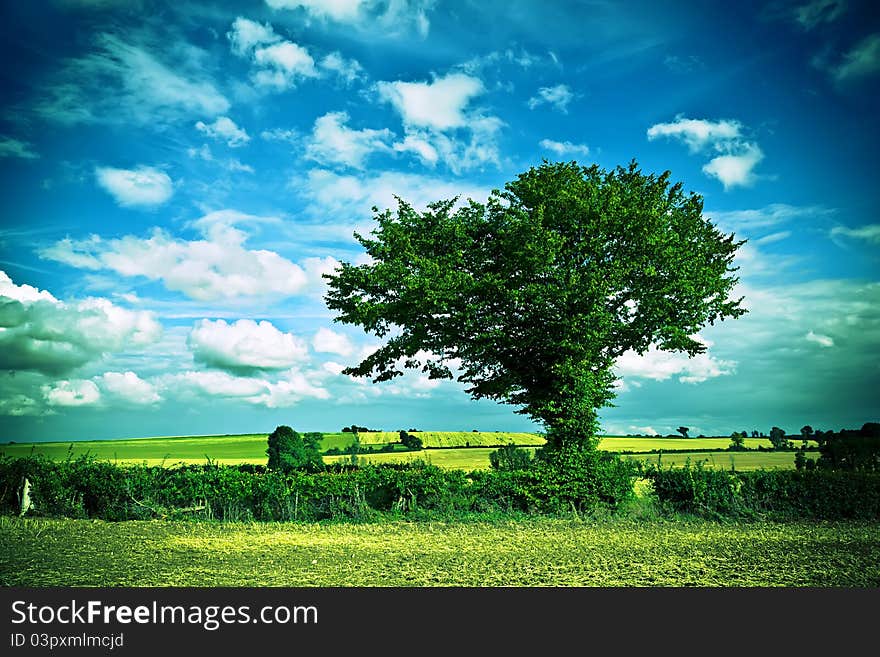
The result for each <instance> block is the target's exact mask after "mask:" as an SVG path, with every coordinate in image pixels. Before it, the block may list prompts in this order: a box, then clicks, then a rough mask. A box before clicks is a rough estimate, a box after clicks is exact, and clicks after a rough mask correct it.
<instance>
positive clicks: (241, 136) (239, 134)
mask: <svg viewBox="0 0 880 657" xmlns="http://www.w3.org/2000/svg"><path fill="white" fill-rule="evenodd" d="M196 130H198V131H199V132H203V133H205V134H206V135H207V136H208V137H212V138H213V139H218V140H220V141H225V142H226V145H227V146H229V147H230V148H236V147H238V146H244V145H245V144H246V143H248V142H249V141H250V140H251V138H250V135H248V133H247V131H245V130H243V129H242V128H239V127H238V126H237V125H236V124H235V121H233V120H232V119H230V118H229V117H228V116H219V117H217V120H216V121H214V122H213V123H208V124H206V123H205V122H203V121H199V122H198V123H196Z"/></svg>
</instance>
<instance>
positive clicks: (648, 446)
mask: <svg viewBox="0 0 880 657" xmlns="http://www.w3.org/2000/svg"><path fill="white" fill-rule="evenodd" d="M385 433H387V434H388V436H391V435H392V433H391V432H385ZM371 435H373V432H371V433H369V434H361V436H371ZM417 435H420V436H424V437H426V442H427V443H428V445H429V446H432V447H446V446H448V445H464V444H465V443H466V442H469V441H474V442H471V445H474V444H476V443H478V442H480V441H482V442H483V443H490V444H493V445H495V446H497V445H499V444H506V443H507V442H514V443H516V444H520V445H529V444H531V445H539V444H542V442H543V439H542V438H541V437H540V436H538V435H537V434H527V433H495V432H481V433H469V432H464V431H462V432H438V431H434V432H421V433H419V434H417ZM393 436H394V437H396V436H397V434H396V433H394V434H393ZM386 437H387V436H386ZM352 442H353V436H352V434H349V433H330V434H324V439H323V441H322V448H323V449H324V450H327V449H331V448H333V447H336V448H339V449H345V448H346V447H348V446H349V445H351V444H352ZM362 444H372V445H381V444H384V443H364V442H363V440H362ZM729 444H730V441H729V439H727V438H691V439H684V438H629V437H616V436H608V437H605V438H603V439H602V440H601V442H600V443H599V449H603V450H607V451H617V452H648V451H650V450H656V449H663V450H664V454H663V457H662V463H663V464H664V465H676V466H677V465H683V464H684V463H685V460H686V459H688V458H689V459H690V461H691V463H694V462H696V461H698V460H699V461H704V462H705V464H706V465H707V466H712V467H722V468H730V465H731V458H733V460H734V465H735V467H736V468H737V469H738V470H754V469H757V468H770V467H794V455H793V454H792V453H791V452H738V453H732V452H726V451H723V450H725V449H726V448H727V446H728V445H729ZM746 445H747V446H749V447H757V446H759V445H763V446H767V445H769V441H767V440H766V439H760V438H749V439H747V440H746ZM495 446H493V447H470V448H460V449H457V448H454V447H453V448H449V447H446V448H445V449H426V450H422V451H419V452H392V453H374V454H365V455H364V454H362V455H361V456H360V457H359V458H360V459H363V460H365V461H368V462H374V463H382V462H406V461H411V460H415V459H420V460H427V461H430V462H431V463H433V464H435V465H438V466H440V467H448V468H456V469H460V470H477V469H483V468H488V467H489V453H490V452H491V451H493V450H494V449H495V448H496V447H495ZM526 449H533V448H529V447H526ZM687 449H717V450H718V452H716V453H706V452H702V453H699V452H698V453H687V452H669V451H666V450H687ZM0 453H3V454H6V455H8V456H13V457H16V456H19V457H20V456H28V455H29V454H31V453H38V454H43V455H45V456H47V457H49V458H51V459H56V460H61V459H65V458H67V457H68V456H71V457H76V456H80V455H83V454H86V453H89V454H91V455H93V456H95V457H96V458H98V459H101V460H109V461H115V462H118V463H146V464H147V465H173V464H176V463H205V462H206V461H207V460H208V459H210V460H211V461H213V462H215V463H220V464H225V465H238V464H241V463H257V464H265V462H266V434H247V435H236V436H178V437H156V438H137V439H128V440H93V441H81V442H73V443H67V442H56V443H17V444H12V445H0ZM628 456H632V458H636V459H639V460H647V461H651V462H654V461H656V459H657V455H656V454H641V455H640V454H632V455H628ZM324 458H325V460H326V461H327V462H334V461H341V460H345V459H347V458H348V457H347V456H325V457H324Z"/></svg>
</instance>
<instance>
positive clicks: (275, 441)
mask: <svg viewBox="0 0 880 657" xmlns="http://www.w3.org/2000/svg"><path fill="white" fill-rule="evenodd" d="M320 435H321V434H319V433H307V434H305V436H302V435H300V434H299V433H297V432H296V431H294V430H293V429H291V428H290V427H288V426H286V425H280V426H278V427H276V428H275V431H273V432H272V433H270V434H269V439H268V442H269V447H268V448H267V449H266V454H267V455H268V457H269V460H268V462H267V464H266V465H267V467H268V468H269V470H279V471H281V472H291V471H293V470H310V471H317V470H320V469H322V468H323V467H324V460H323V459H322V458H321V447H320V439H319V438H318V437H319V436H320Z"/></svg>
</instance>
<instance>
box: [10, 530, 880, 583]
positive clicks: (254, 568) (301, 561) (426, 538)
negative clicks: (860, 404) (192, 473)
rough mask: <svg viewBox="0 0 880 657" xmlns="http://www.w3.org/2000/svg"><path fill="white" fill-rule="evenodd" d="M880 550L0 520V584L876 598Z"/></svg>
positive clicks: (708, 537) (742, 533)
mask: <svg viewBox="0 0 880 657" xmlns="http://www.w3.org/2000/svg"><path fill="white" fill-rule="evenodd" d="M878 551H880V525H878V524H877V523H858V522H838V523H818V524H817V523H784V524H776V523H765V522H760V523H744V524H730V523H716V522H710V521H698V520H677V521H675V522H669V521H659V520H642V521H636V520H625V519H621V520H612V521H599V520H594V521H587V520H575V519H549V518H529V519H521V520H517V521H504V522H500V521H496V522H483V521H468V522H454V523H443V522H431V523H428V522H418V523H408V522H390V523H381V524H348V523H339V524H273V523H266V524H258V523H255V524H217V523H196V522H167V521H129V522H121V523H109V522H102V521H88V520H49V519H17V518H15V519H13V518H0V585H2V586H4V587H10V586H40V587H46V586H343V587H353V586H420V587H422V586H602V587H607V586H729V587H751V586H798V587H805V586H808V587H877V586H880V562H878V560H877V558H876V557H877V554H878ZM95 555H101V558H100V559H97V560H96V559H95ZM817 555H821V558H816V557H817Z"/></svg>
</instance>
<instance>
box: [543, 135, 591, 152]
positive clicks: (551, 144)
mask: <svg viewBox="0 0 880 657" xmlns="http://www.w3.org/2000/svg"><path fill="white" fill-rule="evenodd" d="M540 146H541V148H543V149H545V150H548V151H553V152H554V153H556V154H557V155H560V156H562V155H571V154H577V155H589V154H590V148H589V147H588V146H587V145H586V144H573V143H572V142H570V141H553V140H552V139H542V140H541V143H540Z"/></svg>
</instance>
